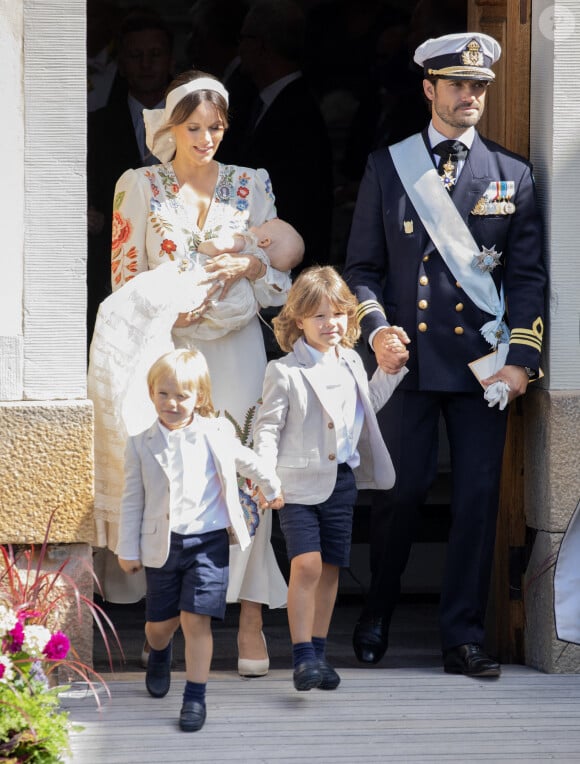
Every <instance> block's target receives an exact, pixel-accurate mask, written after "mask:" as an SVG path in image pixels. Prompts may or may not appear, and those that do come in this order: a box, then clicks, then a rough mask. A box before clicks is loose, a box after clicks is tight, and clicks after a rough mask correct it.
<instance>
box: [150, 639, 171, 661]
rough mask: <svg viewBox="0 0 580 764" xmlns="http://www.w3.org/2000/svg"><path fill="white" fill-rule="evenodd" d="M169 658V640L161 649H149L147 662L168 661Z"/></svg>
mask: <svg viewBox="0 0 580 764" xmlns="http://www.w3.org/2000/svg"><path fill="white" fill-rule="evenodd" d="M170 660H171V642H170V643H169V644H168V645H167V647H165V648H163V650H154V649H153V648H151V649H150V651H149V663H169V661H170Z"/></svg>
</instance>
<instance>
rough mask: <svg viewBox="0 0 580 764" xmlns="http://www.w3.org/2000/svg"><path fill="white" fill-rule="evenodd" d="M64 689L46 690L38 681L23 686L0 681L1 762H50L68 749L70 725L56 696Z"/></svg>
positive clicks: (59, 758)
mask: <svg viewBox="0 0 580 764" xmlns="http://www.w3.org/2000/svg"><path fill="white" fill-rule="evenodd" d="M64 689H66V688H64V687H54V688H52V689H48V688H46V687H45V686H44V685H43V684H42V683H40V682H31V683H28V684H27V685H26V686H25V687H17V686H15V685H14V684H7V683H0V760H1V761H3V762H15V763H16V762H27V764H28V762H42V764H45V763H46V764H52V762H60V761H62V758H61V757H62V755H63V754H64V753H69V752H70V746H69V734H70V731H71V729H72V724H71V722H70V721H69V718H68V717H69V715H68V713H67V712H65V711H62V710H61V709H60V706H59V698H58V694H59V693H60V692H62V691H63V690H64Z"/></svg>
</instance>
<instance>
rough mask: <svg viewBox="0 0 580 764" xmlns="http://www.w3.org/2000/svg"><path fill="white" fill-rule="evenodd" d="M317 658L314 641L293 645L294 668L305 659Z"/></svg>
mask: <svg viewBox="0 0 580 764" xmlns="http://www.w3.org/2000/svg"><path fill="white" fill-rule="evenodd" d="M314 660H316V654H315V652H314V647H313V646H312V642H297V643H296V644H295V645H292V662H293V664H294V668H297V667H298V666H299V665H300V664H301V663H304V661H314Z"/></svg>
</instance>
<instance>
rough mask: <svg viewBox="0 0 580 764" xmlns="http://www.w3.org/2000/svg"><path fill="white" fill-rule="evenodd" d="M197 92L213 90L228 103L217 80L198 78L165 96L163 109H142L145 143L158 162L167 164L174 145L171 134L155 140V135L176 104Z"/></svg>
mask: <svg viewBox="0 0 580 764" xmlns="http://www.w3.org/2000/svg"><path fill="white" fill-rule="evenodd" d="M199 90H213V91H215V92H216V93H219V94H220V95H221V96H222V98H224V100H225V102H226V104H227V103H228V102H229V95H228V91H227V90H226V89H225V88H224V86H223V85H222V83H221V82H220V81H219V80H214V79H213V78H212V77H200V78H199V79H197V80H192V81H191V82H186V83H185V85H180V86H179V87H178V88H175V90H172V91H171V93H169V95H168V96H167V99H166V100H165V108H164V109H143V120H144V122H145V143H146V144H147V148H148V149H149V150H150V151H151V153H152V154H153V156H156V157H157V159H159V161H160V162H163V163H165V162H169V160H170V159H171V158H172V157H173V154H174V153H175V143H174V141H173V136H172V135H171V133H165V134H164V135H162V136H161V137H159V138H157V139H155V134H156V133H157V132H158V131H159V130H160V129H161V128H162V127H164V126H165V125H166V124H167V123H168V122H169V120H170V118H171V115H172V114H173V110H174V109H175V107H176V106H177V104H178V103H179V102H180V101H181V100H183V98H185V96H187V95H189V94H190V93H195V92H197V91H199Z"/></svg>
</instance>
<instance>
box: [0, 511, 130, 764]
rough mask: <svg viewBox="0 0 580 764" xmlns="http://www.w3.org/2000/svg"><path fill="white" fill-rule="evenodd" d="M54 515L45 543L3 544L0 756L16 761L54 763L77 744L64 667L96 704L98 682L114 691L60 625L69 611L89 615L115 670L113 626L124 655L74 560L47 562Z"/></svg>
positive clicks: (0, 566)
mask: <svg viewBox="0 0 580 764" xmlns="http://www.w3.org/2000/svg"><path fill="white" fill-rule="evenodd" d="M51 522H52V515H51V517H50V519H49V522H48V527H47V529H46V533H45V537H44V541H43V543H42V545H41V546H40V548H39V549H38V550H37V549H35V547H22V548H20V549H14V548H13V547H12V545H10V544H8V545H4V546H0V761H2V762H9V763H13V764H17V763H18V764H28V763H29V762H33V763H36V762H41V763H42V764H45V762H46V764H52V762H60V761H62V759H61V756H62V755H63V754H64V753H67V752H68V751H69V750H70V749H69V734H70V732H71V730H72V729H73V727H72V725H71V723H70V721H69V718H68V717H69V715H68V713H67V712H65V711H63V710H62V709H61V708H60V703H59V697H58V696H59V693H60V692H62V691H63V690H64V689H65V688H64V687H58V686H54V685H55V684H56V677H57V675H58V669H59V668H60V667H62V668H63V669H64V670H66V673H67V674H68V675H71V674H73V675H76V676H78V677H79V679H81V680H82V681H83V682H84V683H86V684H87V686H88V687H89V688H90V689H91V690H92V691H93V695H94V698H95V701H96V703H97V705H100V699H99V695H98V692H97V687H96V684H97V683H98V684H99V685H101V686H102V687H103V688H104V690H105V692H106V693H107V694H108V695H109V696H110V692H109V688H108V687H107V684H106V682H105V681H104V679H103V677H102V676H101V675H100V674H98V673H97V672H95V671H94V670H93V669H92V667H90V666H87V665H86V664H84V663H82V662H81V661H80V660H79V657H78V654H77V652H76V651H75V649H74V647H73V646H72V645H71V644H70V642H69V639H68V637H67V635H66V634H64V633H63V632H62V631H59V630H57V631H55V627H58V624H59V621H60V618H61V614H62V613H63V611H64V612H69V615H70V614H71V613H72V615H74V614H75V612H76V615H77V617H78V619H79V622H80V621H81V620H82V616H83V613H87V612H88V613H89V614H90V616H91V617H92V620H93V622H94V623H95V624H96V625H97V627H98V629H99V631H100V633H101V635H102V637H103V639H104V642H105V646H106V649H107V653H108V655H109V663H110V664H111V669H112V659H111V652H110V648H109V643H108V639H107V634H106V631H105V627H106V626H108V627H109V629H110V630H111V633H112V635H113V637H114V639H115V641H116V644H117V645H118V647H119V649H120V650H121V655H122V654H123V651H122V648H121V645H120V642H119V638H118V636H117V633H116V631H115V628H114V626H113V624H112V622H111V621H110V619H109V617H108V616H107V615H106V613H105V612H104V611H103V610H102V608H100V607H99V606H98V605H97V604H96V603H94V602H93V600H92V598H89V597H86V596H85V595H83V594H82V592H81V591H80V590H79V587H78V585H77V583H76V581H75V580H74V577H73V576H71V575H69V574H68V573H67V571H66V568H67V566H68V564H69V562H70V560H68V559H66V560H64V561H63V562H62V563H61V564H60V565H59V566H58V568H57V569H56V570H46V569H45V568H46V567H49V566H47V565H46V564H45V560H46V559H47V553H48V538H49V533H50V526H51ZM90 572H91V574H92V576H93V578H94V580H95V582H96V584H97V586H98V581H97V580H96V578H95V576H94V573H93V571H92V568H91V569H90ZM51 685H52V686H51Z"/></svg>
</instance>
